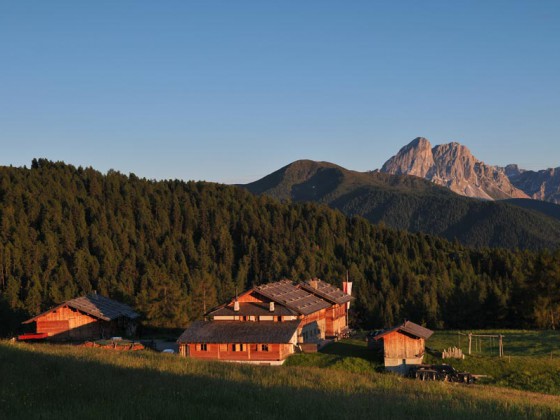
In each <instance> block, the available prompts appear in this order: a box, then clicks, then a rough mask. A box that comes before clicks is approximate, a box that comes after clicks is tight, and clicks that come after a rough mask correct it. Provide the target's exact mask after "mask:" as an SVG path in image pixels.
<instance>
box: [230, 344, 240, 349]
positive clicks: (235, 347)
mask: <svg viewBox="0 0 560 420" xmlns="http://www.w3.org/2000/svg"><path fill="white" fill-rule="evenodd" d="M231 351H243V344H232V345H231Z"/></svg>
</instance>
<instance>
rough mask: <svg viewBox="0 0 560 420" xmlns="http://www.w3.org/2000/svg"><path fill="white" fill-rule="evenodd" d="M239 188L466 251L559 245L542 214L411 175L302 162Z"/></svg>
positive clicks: (557, 232)
mask: <svg viewBox="0 0 560 420" xmlns="http://www.w3.org/2000/svg"><path fill="white" fill-rule="evenodd" d="M244 187H245V188H246V189H247V190H249V191H251V192H252V193H254V194H266V195H269V196H271V197H274V198H277V199H280V200H292V201H295V202H302V201H313V202H318V203H324V204H328V205H329V206H331V207H332V208H335V209H339V210H341V211H342V212H343V213H344V214H346V215H349V216H353V215H360V216H363V217H365V218H366V219H368V220H369V221H371V222H373V223H380V222H383V223H385V224H386V225H387V226H390V227H392V228H396V229H403V230H408V231H411V232H424V233H429V234H433V235H438V236H442V237H444V238H447V239H449V240H454V239H457V240H459V241H460V242H461V243H463V244H465V245H467V246H475V247H485V246H490V247H504V248H510V249H512V248H523V249H540V248H557V247H559V246H560V222H559V221H558V220H554V219H553V218H551V217H548V215H546V214H540V213H537V212H534V211H528V210H526V209H523V208H519V207H518V206H513V205H510V204H508V203H503V202H493V201H483V200H477V199H471V198H467V197H462V196H459V195H458V194H455V193H453V192H451V191H449V190H448V189H447V188H444V187H440V186H437V185H435V184H434V183H432V182H429V181H427V180H424V179H421V178H418V177H414V176H397V175H390V174H385V173H380V172H355V171H350V170H347V169H344V168H342V167H340V166H337V165H335V164H332V163H328V162H314V161H309V160H301V161H296V162H294V163H292V164H290V165H287V166H285V167H283V168H281V169H279V170H278V171H275V172H273V173H272V174H270V175H268V176H266V177H264V178H262V179H260V180H258V181H255V182H253V183H250V184H246V185H244Z"/></svg>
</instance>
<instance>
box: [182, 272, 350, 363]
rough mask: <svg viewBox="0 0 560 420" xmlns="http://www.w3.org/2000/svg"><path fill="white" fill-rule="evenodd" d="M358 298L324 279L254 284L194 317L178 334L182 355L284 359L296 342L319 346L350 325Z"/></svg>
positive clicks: (302, 345)
mask: <svg viewBox="0 0 560 420" xmlns="http://www.w3.org/2000/svg"><path fill="white" fill-rule="evenodd" d="M352 299H353V298H352V297H351V296H350V295H348V294H346V293H344V292H343V291H342V290H340V289H338V288H337V287H335V286H332V285H331V284H329V283H326V282H324V281H322V280H319V279H313V280H309V281H307V282H305V283H300V284H296V283H294V282H292V281H290V280H281V281H277V282H274V283H268V284H263V285H261V286H257V287H254V288H253V289H251V290H248V291H246V292H244V293H243V294H241V295H240V296H239V297H238V298H236V299H233V300H232V301H230V302H228V303H227V304H224V305H222V306H220V307H218V308H216V309H214V310H212V311H210V312H209V313H208V314H207V318H208V319H209V320H207V321H197V322H194V323H193V324H192V325H191V326H190V327H189V328H187V329H186V330H185V332H184V333H183V334H182V335H181V337H179V340H177V341H178V343H179V352H180V354H181V355H182V356H189V357H194V358H200V359H217V360H229V361H244V362H253V363H267V364H281V363H283V361H284V360H285V358H286V357H288V356H289V355H290V354H292V353H294V352H295V351H296V348H298V347H299V348H300V349H303V350H310V349H315V350H316V349H317V345H318V344H319V343H320V342H321V341H322V340H324V339H326V338H336V337H339V336H340V335H341V334H343V333H344V332H345V331H346V330H347V329H348V316H347V311H348V304H349V302H350V301H351V300H352Z"/></svg>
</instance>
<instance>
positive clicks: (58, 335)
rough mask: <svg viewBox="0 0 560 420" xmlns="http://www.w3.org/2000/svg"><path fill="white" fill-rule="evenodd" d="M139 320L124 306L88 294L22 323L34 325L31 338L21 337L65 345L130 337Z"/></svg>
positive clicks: (29, 335)
mask: <svg viewBox="0 0 560 420" xmlns="http://www.w3.org/2000/svg"><path fill="white" fill-rule="evenodd" d="M139 316H140V315H139V314H138V313H136V312H135V311H134V310H133V309H132V308H131V307H130V306H128V305H125V304H124V303H120V302H117V301H114V300H112V299H109V298H107V297H104V296H101V295H98V294H97V293H92V294H89V295H87V296H81V297H78V298H76V299H71V300H69V301H66V302H64V303H61V304H60V305H58V306H55V307H54V308H52V309H49V310H48V311H46V312H43V313H42V314H40V315H37V316H35V317H33V318H31V319H28V320H27V321H25V322H23V324H31V323H35V334H26V335H24V336H21V337H22V338H23V339H33V338H47V339H49V340H61V341H65V340H96V339H99V338H108V337H112V336H115V335H126V336H132V335H134V334H135V332H136V320H137V318H138V317H139Z"/></svg>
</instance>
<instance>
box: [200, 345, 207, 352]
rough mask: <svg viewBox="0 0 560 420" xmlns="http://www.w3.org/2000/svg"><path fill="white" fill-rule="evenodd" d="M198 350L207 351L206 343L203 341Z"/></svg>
mask: <svg viewBox="0 0 560 420" xmlns="http://www.w3.org/2000/svg"><path fill="white" fill-rule="evenodd" d="M200 351H208V344H206V343H204V344H201V345H200Z"/></svg>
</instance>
